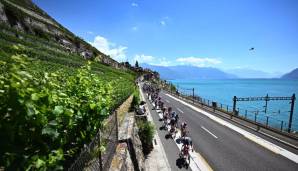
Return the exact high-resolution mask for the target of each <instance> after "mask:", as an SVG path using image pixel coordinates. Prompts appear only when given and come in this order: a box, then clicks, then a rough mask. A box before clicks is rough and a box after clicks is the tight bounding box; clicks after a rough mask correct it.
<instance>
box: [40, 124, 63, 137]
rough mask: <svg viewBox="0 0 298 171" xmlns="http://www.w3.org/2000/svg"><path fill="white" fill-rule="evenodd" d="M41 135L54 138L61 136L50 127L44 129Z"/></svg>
mask: <svg viewBox="0 0 298 171" xmlns="http://www.w3.org/2000/svg"><path fill="white" fill-rule="evenodd" d="M41 133H42V134H43V135H49V136H53V137H54V138H57V137H58V136H59V133H58V132H57V131H56V130H55V129H53V128H51V127H49V126H46V127H44V128H43V129H42V131H41Z"/></svg>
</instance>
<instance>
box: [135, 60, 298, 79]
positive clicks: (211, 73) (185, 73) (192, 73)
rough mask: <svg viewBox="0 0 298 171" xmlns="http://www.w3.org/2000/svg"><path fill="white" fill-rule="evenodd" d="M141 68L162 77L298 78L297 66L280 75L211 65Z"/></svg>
mask: <svg viewBox="0 0 298 171" xmlns="http://www.w3.org/2000/svg"><path fill="white" fill-rule="evenodd" d="M140 65H141V66H142V67H143V68H149V69H151V70H154V71H157V72H159V74H160V76H161V78H163V79H235V78H285V79H298V68H297V69H296V70H294V71H292V72H290V73H288V74H285V75H284V76H282V73H268V72H264V71H260V70H253V69H247V68H244V69H230V70H225V71H222V70H220V69H217V68H212V67H196V66H190V65H177V66H157V65H150V64H145V63H143V64H140Z"/></svg>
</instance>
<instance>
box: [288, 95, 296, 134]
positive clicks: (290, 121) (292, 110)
mask: <svg viewBox="0 0 298 171" xmlns="http://www.w3.org/2000/svg"><path fill="white" fill-rule="evenodd" d="M295 100H296V96H295V93H294V94H293V96H292V98H291V111H290V118H289V128H288V133H291V127H292V119H293V113H294V105H295Z"/></svg>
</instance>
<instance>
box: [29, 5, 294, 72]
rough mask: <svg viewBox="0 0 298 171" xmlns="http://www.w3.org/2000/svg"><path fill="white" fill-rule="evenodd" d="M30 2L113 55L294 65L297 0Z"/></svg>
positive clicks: (268, 68)
mask: <svg viewBox="0 0 298 171" xmlns="http://www.w3.org/2000/svg"><path fill="white" fill-rule="evenodd" d="M33 2H35V3H36V4H37V5H38V6H39V7H41V8H42V9H43V10H45V11H46V12H47V13H48V14H49V15H50V16H52V17H53V18H54V19H56V20H57V21H58V22H59V23H61V24H62V25H63V26H65V27H66V28H68V29H69V30H70V31H72V32H73V33H75V34H76V35H78V36H80V37H82V38H83V39H84V40H86V41H87V42H89V43H91V44H92V45H93V46H94V47H96V48H97V49H99V50H100V51H102V52H103V53H105V54H108V55H110V56H111V57H113V58H114V59H116V60H117V61H119V62H123V61H129V62H130V63H134V61H135V60H138V61H139V63H149V64H154V65H163V66H169V65H195V66H199V67H215V68H219V69H223V70H231V69H234V70H235V69H254V70H262V71H265V72H269V73H286V72H289V71H291V70H293V69H294V68H297V67H298V10H297V9H298V1H297V0H229V1H227V0H33ZM252 47H253V48H254V50H250V49H251V48H252Z"/></svg>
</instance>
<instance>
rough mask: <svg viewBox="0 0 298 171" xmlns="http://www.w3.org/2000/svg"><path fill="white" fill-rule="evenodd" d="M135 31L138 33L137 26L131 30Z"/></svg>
mask: <svg viewBox="0 0 298 171" xmlns="http://www.w3.org/2000/svg"><path fill="white" fill-rule="evenodd" d="M131 29H132V30H133V31H137V30H138V29H139V28H138V27H137V26H134V27H132V28H131Z"/></svg>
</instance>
